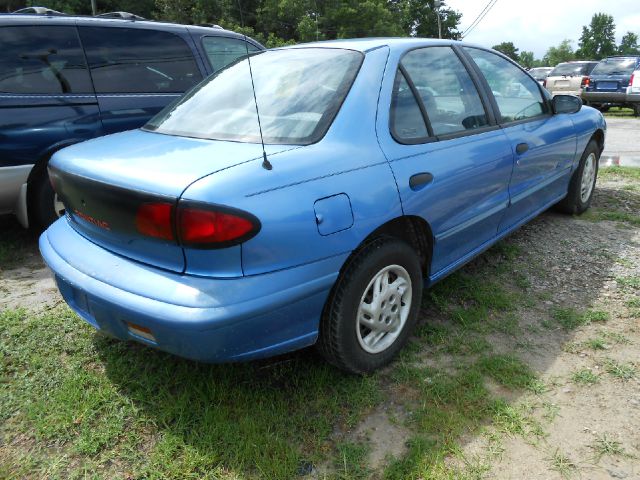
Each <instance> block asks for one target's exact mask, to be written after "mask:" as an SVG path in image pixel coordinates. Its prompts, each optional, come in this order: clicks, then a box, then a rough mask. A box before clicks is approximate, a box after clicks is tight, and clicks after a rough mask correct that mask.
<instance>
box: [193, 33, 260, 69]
mask: <svg viewBox="0 0 640 480" xmlns="http://www.w3.org/2000/svg"><path fill="white" fill-rule="evenodd" d="M202 45H203V46H204V50H205V52H206V53H207V58H208V59H209V63H210V64H211V68H212V70H213V71H214V72H217V71H218V70H222V69H223V68H224V67H226V66H227V65H229V64H230V63H233V62H235V61H236V60H237V59H238V58H240V57H242V56H245V55H246V54H247V49H248V50H249V53H253V52H257V51H259V50H258V48H256V47H255V46H253V45H251V44H250V43H248V42H245V41H243V40H238V39H236V38H227V37H204V38H203V39H202Z"/></svg>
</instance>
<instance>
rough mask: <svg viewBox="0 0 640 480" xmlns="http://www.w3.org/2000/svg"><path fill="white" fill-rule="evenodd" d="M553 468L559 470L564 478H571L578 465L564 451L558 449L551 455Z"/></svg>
mask: <svg viewBox="0 0 640 480" xmlns="http://www.w3.org/2000/svg"><path fill="white" fill-rule="evenodd" d="M550 460H551V468H552V469H553V470H555V471H556V472H558V473H559V474H560V476H561V477H562V478H571V476H572V475H573V474H574V473H575V471H576V468H577V467H576V465H575V463H573V462H572V461H571V459H570V458H569V457H568V456H567V455H565V454H564V453H562V452H561V451H560V449H556V451H555V452H554V453H553V455H552V457H551V459H550Z"/></svg>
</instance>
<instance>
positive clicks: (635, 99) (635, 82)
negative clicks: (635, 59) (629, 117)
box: [627, 70, 640, 117]
mask: <svg viewBox="0 0 640 480" xmlns="http://www.w3.org/2000/svg"><path fill="white" fill-rule="evenodd" d="M627 103H630V104H631V105H633V113H634V114H635V116H636V117H637V116H640V70H636V71H635V72H633V75H631V80H629V86H628V87H627Z"/></svg>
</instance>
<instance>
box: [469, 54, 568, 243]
mask: <svg viewBox="0 0 640 480" xmlns="http://www.w3.org/2000/svg"><path fill="white" fill-rule="evenodd" d="M464 51H465V52H466V53H467V54H468V55H469V56H470V57H471V59H472V60H473V62H474V63H475V65H477V68H478V69H479V71H480V72H481V73H482V75H483V77H484V79H485V80H486V82H487V86H488V87H489V90H490V92H491V94H492V97H493V100H494V102H495V103H494V105H495V108H496V109H497V111H498V117H499V118H498V121H499V123H500V126H501V127H502V129H503V131H504V132H505V134H506V135H507V137H508V139H509V142H510V144H511V148H512V149H513V154H514V159H515V162H514V166H513V175H512V177H511V182H510V184H509V194H510V204H509V208H508V209H507V210H506V212H505V217H504V219H503V220H502V222H501V223H500V228H499V229H500V231H504V230H508V229H509V228H511V227H513V226H515V225H517V224H519V223H522V222H524V221H526V220H528V219H529V218H531V217H532V216H534V215H537V214H538V213H540V211H542V210H545V209H546V208H548V207H550V206H551V205H552V204H554V203H556V202H557V201H559V200H560V199H561V198H562V196H563V195H565V194H566V193H567V188H568V184H569V179H570V176H571V168H572V165H573V160H574V158H575V154H576V135H575V131H574V126H573V122H572V121H571V119H570V118H569V116H568V115H553V114H552V113H551V112H550V111H549V106H548V104H547V102H546V101H545V99H544V98H543V96H542V93H541V91H540V87H539V85H538V83H537V82H536V81H535V80H533V79H532V78H531V77H529V76H528V75H527V74H526V73H525V72H524V71H523V70H522V69H520V67H518V66H517V65H515V64H513V63H511V62H510V61H509V60H507V59H505V58H503V57H501V56H499V55H497V54H495V53H493V52H489V51H487V50H482V49H479V48H472V47H464Z"/></svg>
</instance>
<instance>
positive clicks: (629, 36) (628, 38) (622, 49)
mask: <svg viewBox="0 0 640 480" xmlns="http://www.w3.org/2000/svg"><path fill="white" fill-rule="evenodd" d="M618 53H619V54H620V55H640V46H638V35H636V34H635V33H633V32H627V33H625V34H624V36H623V37H622V41H621V42H620V46H619V47H618Z"/></svg>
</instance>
